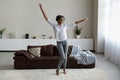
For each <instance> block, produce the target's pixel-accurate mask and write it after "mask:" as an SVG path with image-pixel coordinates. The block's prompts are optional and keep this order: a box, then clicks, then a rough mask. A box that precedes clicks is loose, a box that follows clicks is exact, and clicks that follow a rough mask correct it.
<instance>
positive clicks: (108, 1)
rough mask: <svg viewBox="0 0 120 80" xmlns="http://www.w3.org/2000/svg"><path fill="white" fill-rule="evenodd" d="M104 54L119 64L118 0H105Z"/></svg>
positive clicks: (119, 2)
mask: <svg viewBox="0 0 120 80" xmlns="http://www.w3.org/2000/svg"><path fill="white" fill-rule="evenodd" d="M104 28H105V29H104V30H105V32H104V33H105V56H106V58H108V59H109V60H111V61H113V62H115V63H116V64H118V65H119V66H120V0H105V10H104Z"/></svg>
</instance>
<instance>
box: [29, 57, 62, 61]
mask: <svg viewBox="0 0 120 80" xmlns="http://www.w3.org/2000/svg"><path fill="white" fill-rule="evenodd" d="M59 59H60V57H59V56H52V57H49V56H42V57H39V58H38V57H36V58H31V59H30V60H59Z"/></svg>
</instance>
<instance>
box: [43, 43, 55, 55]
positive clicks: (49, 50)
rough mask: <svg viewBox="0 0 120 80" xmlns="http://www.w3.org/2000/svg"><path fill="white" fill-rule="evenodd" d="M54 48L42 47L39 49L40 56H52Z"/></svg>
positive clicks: (50, 46)
mask: <svg viewBox="0 0 120 80" xmlns="http://www.w3.org/2000/svg"><path fill="white" fill-rule="evenodd" d="M53 53H54V47H53V45H44V46H42V47H41V56H53Z"/></svg>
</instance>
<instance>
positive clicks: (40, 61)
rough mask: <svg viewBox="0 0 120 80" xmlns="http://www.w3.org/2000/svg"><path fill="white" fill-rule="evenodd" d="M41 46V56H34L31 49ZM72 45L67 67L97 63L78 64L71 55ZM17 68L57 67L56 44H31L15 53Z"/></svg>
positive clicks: (69, 49) (79, 66)
mask: <svg viewBox="0 0 120 80" xmlns="http://www.w3.org/2000/svg"><path fill="white" fill-rule="evenodd" d="M38 47H40V48H41V50H40V55H41V56H40V57H34V58H32V55H31V53H30V52H29V49H31V48H38ZM71 51H72V46H69V48H68V62H67V68H94V67H95V63H93V64H89V65H83V64H77V61H76V60H75V59H74V58H73V57H69V55H70V53H71ZM13 59H14V68H15V69H46V68H47V69H49V68H56V67H57V64H58V61H59V59H60V57H59V52H58V50H57V47H56V46H55V45H42V46H39V45H29V46H28V47H27V50H18V51H16V52H15V54H14V58H13Z"/></svg>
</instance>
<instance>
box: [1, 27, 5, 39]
mask: <svg viewBox="0 0 120 80" xmlns="http://www.w3.org/2000/svg"><path fill="white" fill-rule="evenodd" d="M5 30H6V29H5V28H3V29H1V30H0V38H2V34H3V32H4V31H5Z"/></svg>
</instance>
